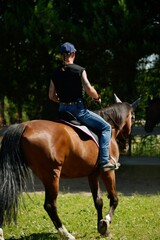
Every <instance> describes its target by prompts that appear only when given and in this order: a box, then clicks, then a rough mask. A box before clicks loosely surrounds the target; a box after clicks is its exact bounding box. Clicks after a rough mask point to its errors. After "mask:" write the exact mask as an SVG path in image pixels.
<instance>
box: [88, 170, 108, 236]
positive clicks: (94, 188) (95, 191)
mask: <svg viewBox="0 0 160 240" xmlns="http://www.w3.org/2000/svg"><path fill="white" fill-rule="evenodd" d="M88 182H89V185H90V189H91V192H92V197H93V201H94V205H95V208H96V210H97V226H98V232H100V233H101V234H103V235H107V229H106V228H105V229H102V226H101V228H99V223H100V221H101V220H102V219H103V215H102V208H103V199H102V197H101V193H100V187H99V174H98V172H95V173H93V174H91V175H89V176H88Z"/></svg>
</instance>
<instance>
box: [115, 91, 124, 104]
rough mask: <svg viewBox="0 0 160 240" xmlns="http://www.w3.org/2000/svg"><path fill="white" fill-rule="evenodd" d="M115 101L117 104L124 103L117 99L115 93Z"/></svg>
mask: <svg viewBox="0 0 160 240" xmlns="http://www.w3.org/2000/svg"><path fill="white" fill-rule="evenodd" d="M114 101H115V102H116V103H121V102H122V101H121V100H120V99H119V98H118V97H117V95H116V94H115V93H114Z"/></svg>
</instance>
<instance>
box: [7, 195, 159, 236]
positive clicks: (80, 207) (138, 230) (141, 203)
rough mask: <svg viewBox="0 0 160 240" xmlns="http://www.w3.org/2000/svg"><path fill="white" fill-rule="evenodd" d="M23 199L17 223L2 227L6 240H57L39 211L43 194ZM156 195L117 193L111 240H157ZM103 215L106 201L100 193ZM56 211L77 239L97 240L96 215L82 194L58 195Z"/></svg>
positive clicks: (52, 229)
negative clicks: (24, 205)
mask: <svg viewBox="0 0 160 240" xmlns="http://www.w3.org/2000/svg"><path fill="white" fill-rule="evenodd" d="M30 196H31V199H32V200H31V199H29V198H28V197H26V196H25V204H26V208H24V207H23V206H21V207H20V211H19V214H18V223H17V225H16V226H15V225H14V224H11V225H9V226H4V228H3V230H4V235H5V239H6V240H13V239H19V240H20V239H21V240H22V239H23V240H33V239H34V240H38V239H39V240H40V239H41V240H42V239H43V240H51V239H52V240H57V239H59V235H58V234H57V231H56V229H55V227H54V226H53V224H52V223H51V220H50V219H49V217H48V215H47V214H46V212H45V211H44V209H43V201H44V194H43V193H41V194H39V193H36V194H30ZM159 199H160V195H159V194H157V195H133V196H123V195H121V194H119V200H120V201H119V205H118V207H117V209H116V211H115V215H114V218H113V222H112V224H111V225H110V232H111V236H110V238H109V239H112V240H113V239H114V240H159V239H160V202H159ZM103 200H104V208H103V212H104V214H106V213H107V211H108V208H109V200H108V199H107V197H106V195H105V194H103ZM58 212H59V216H60V217H61V220H62V221H63V223H64V225H65V226H66V227H67V229H68V230H69V232H71V234H73V235H74V236H75V238H76V239H77V240H80V239H84V240H96V239H104V238H101V237H100V235H99V234H98V232H97V226H96V222H97V216H96V211H95V208H94V205H93V201H92V197H91V196H87V195H83V194H60V195H59V197H58Z"/></svg>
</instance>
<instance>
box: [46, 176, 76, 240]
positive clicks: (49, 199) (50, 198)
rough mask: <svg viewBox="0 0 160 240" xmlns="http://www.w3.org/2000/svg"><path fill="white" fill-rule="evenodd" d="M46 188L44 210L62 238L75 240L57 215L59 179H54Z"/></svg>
mask: <svg viewBox="0 0 160 240" xmlns="http://www.w3.org/2000/svg"><path fill="white" fill-rule="evenodd" d="M44 186H45V203H44V209H45V210H46V212H47V213H48V215H49V217H50V219H51V220H52V222H53V223H54V225H55V227H56V229H57V230H58V232H59V234H60V236H61V238H62V239H65V240H74V239H75V238H74V236H72V235H71V234H70V233H69V232H68V231H67V229H66V228H65V227H64V225H63V224H62V222H61V220H60V218H59V216H58V213H57V196H58V191H59V177H58V176H54V179H53V180H52V181H50V182H47V183H45V184H44Z"/></svg>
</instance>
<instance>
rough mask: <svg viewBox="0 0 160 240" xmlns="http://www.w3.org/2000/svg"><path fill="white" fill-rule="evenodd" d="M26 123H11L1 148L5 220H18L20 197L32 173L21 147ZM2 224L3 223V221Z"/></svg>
mask: <svg viewBox="0 0 160 240" xmlns="http://www.w3.org/2000/svg"><path fill="white" fill-rule="evenodd" d="M24 130H25V125H23V124H14V125H11V126H10V127H9V128H8V129H7V130H6V132H5V134H4V136H3V139H2V143H1V149H0V216H1V219H2V221H3V222H6V223H11V222H12V221H14V222H15V223H16V221H17V213H18V207H19V204H18V198H19V195H20V194H21V193H22V192H26V190H27V185H28V180H31V181H32V173H31V170H30V169H29V168H28V166H27V164H26V162H25V159H24V156H23V152H22V149H21V143H20V142H21V136H22V134H23V132H24ZM1 224H2V223H1Z"/></svg>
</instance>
